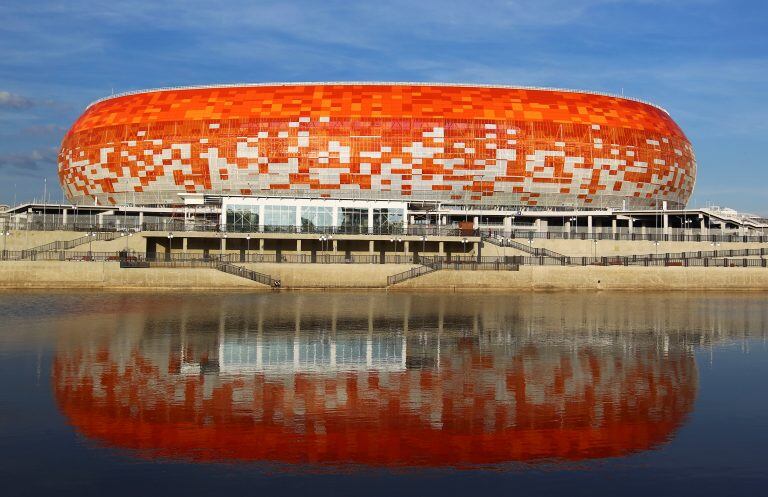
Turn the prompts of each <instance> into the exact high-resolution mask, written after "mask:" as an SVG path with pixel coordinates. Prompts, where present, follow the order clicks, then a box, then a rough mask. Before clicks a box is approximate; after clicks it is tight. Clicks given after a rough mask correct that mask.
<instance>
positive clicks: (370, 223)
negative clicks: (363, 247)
mask: <svg viewBox="0 0 768 497" xmlns="http://www.w3.org/2000/svg"><path fill="white" fill-rule="evenodd" d="M368 233H373V207H368ZM371 252H373V250H371Z"/></svg>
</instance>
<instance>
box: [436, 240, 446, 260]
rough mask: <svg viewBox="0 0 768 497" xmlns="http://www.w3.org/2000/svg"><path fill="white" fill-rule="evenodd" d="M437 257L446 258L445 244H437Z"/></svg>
mask: <svg viewBox="0 0 768 497" xmlns="http://www.w3.org/2000/svg"><path fill="white" fill-rule="evenodd" d="M437 255H439V256H440V257H445V242H439V243H438V244H437Z"/></svg>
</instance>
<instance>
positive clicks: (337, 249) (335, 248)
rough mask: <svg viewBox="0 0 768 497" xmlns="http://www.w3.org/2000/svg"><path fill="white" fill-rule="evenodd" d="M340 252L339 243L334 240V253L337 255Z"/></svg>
mask: <svg viewBox="0 0 768 497" xmlns="http://www.w3.org/2000/svg"><path fill="white" fill-rule="evenodd" d="M338 251H339V241H338V240H333V252H334V253H336V252H338Z"/></svg>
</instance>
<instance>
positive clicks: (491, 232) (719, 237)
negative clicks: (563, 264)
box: [480, 228, 768, 243]
mask: <svg viewBox="0 0 768 497" xmlns="http://www.w3.org/2000/svg"><path fill="white" fill-rule="evenodd" d="M480 231H481V232H482V234H483V236H485V237H487V238H495V239H498V240H502V239H503V240H533V239H545V240H598V241H599V240H624V241H650V242H718V243H768V233H762V234H760V233H750V234H740V233H736V232H732V231H727V232H719V231H718V232H715V230H712V231H711V232H709V233H708V234H701V233H691V230H687V229H678V228H670V229H669V230H667V231H666V232H665V231H663V230H661V229H659V230H650V231H646V232H644V233H643V232H641V231H639V229H635V230H634V231H633V232H632V233H627V232H615V233H614V232H603V231H593V232H592V233H589V232H585V231H578V232H569V231H559V230H548V231H534V230H532V229H529V230H512V231H510V232H504V231H503V230H496V229H482V228H481V229H480Z"/></svg>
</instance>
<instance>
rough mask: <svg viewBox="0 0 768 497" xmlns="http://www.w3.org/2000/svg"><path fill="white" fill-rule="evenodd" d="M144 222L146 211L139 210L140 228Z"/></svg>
mask: <svg viewBox="0 0 768 497" xmlns="http://www.w3.org/2000/svg"><path fill="white" fill-rule="evenodd" d="M143 224H144V213H143V212H141V211H139V228H141V226H142V225H143Z"/></svg>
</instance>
